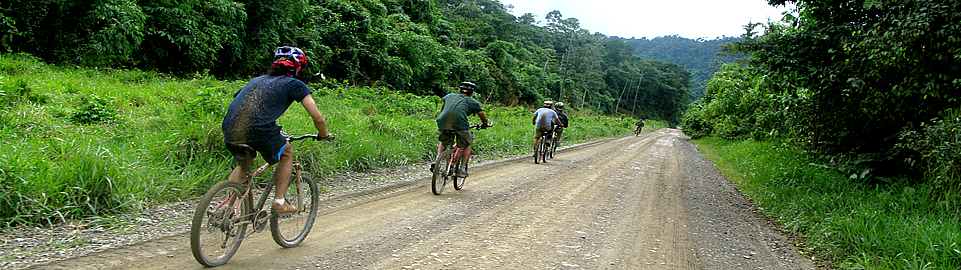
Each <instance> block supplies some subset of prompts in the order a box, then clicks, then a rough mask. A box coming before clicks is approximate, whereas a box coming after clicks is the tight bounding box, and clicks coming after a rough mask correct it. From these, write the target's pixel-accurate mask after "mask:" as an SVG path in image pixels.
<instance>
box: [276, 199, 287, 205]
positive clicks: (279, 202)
mask: <svg viewBox="0 0 961 270" xmlns="http://www.w3.org/2000/svg"><path fill="white" fill-rule="evenodd" d="M284 201H285V200H284V199H274V202H275V203H278V204H284Z"/></svg>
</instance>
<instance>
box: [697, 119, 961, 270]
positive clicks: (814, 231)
mask: <svg viewBox="0 0 961 270" xmlns="http://www.w3.org/2000/svg"><path fill="white" fill-rule="evenodd" d="M694 143H695V144H696V145H697V146H698V150H700V151H701V153H704V155H705V156H707V157H708V159H710V160H711V161H712V162H714V164H716V165H717V167H718V169H720V170H721V172H723V173H724V175H725V176H727V177H728V178H730V180H731V181H732V182H733V183H734V184H736V185H737V186H738V188H740V190H741V191H742V192H743V193H744V194H745V195H747V196H749V197H750V198H751V199H752V200H753V201H754V204H755V205H756V206H757V207H758V208H759V209H760V210H762V211H763V212H764V213H765V214H767V215H768V216H769V217H770V218H771V219H772V220H773V221H775V222H776V223H777V224H778V225H779V226H780V227H782V228H784V229H786V230H788V231H790V232H791V233H792V234H795V235H798V236H801V237H802V239H803V240H801V241H802V242H800V243H797V244H798V245H799V246H800V247H801V248H802V250H803V251H804V254H805V255H808V256H812V257H813V256H815V254H819V255H820V257H819V258H815V259H816V260H818V259H826V260H828V261H827V262H826V263H828V264H830V265H833V266H836V267H838V268H841V269H961V220H959V219H958V216H959V214H961V213H959V210H958V209H957V208H956V207H953V206H951V205H949V204H947V203H945V202H943V201H941V200H939V199H938V197H937V196H935V194H938V193H937V192H935V191H936V190H937V189H938V186H936V185H931V184H921V185H914V184H905V183H893V184H877V183H872V182H870V181H867V180H865V179H864V178H863V176H864V175H858V174H853V175H844V174H841V173H839V172H838V171H837V170H833V169H830V168H828V166H826V165H824V164H821V163H819V162H818V161H816V160H814V159H812V158H809V157H807V156H804V155H797V152H796V151H795V149H794V148H793V147H791V146H789V145H786V144H783V143H780V142H775V141H768V142H759V141H754V140H746V141H729V140H724V139H720V138H717V137H708V138H703V139H700V140H695V141H694Z"/></svg>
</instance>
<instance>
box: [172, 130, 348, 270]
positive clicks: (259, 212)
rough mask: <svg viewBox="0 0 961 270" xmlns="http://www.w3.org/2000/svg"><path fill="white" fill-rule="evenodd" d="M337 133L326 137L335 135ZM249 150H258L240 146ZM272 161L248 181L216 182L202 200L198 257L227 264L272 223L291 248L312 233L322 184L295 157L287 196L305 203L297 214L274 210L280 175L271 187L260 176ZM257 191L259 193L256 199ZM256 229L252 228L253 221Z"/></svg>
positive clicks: (194, 239)
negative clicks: (258, 180) (245, 242)
mask: <svg viewBox="0 0 961 270" xmlns="http://www.w3.org/2000/svg"><path fill="white" fill-rule="evenodd" d="M333 138H334V137H333V134H331V135H330V137H328V138H325V139H326V140H333ZM304 139H318V137H317V135H303V136H298V137H292V136H287V141H288V142H293V141H299V140H304ZM238 146H239V147H242V148H244V149H245V150H246V151H254V150H253V148H250V147H249V146H247V145H238ZM270 166H271V165H270V164H269V163H268V164H264V165H263V166H260V168H258V169H256V170H254V171H253V172H251V173H249V174H247V176H246V177H245V178H244V181H243V183H237V182H234V181H231V180H225V181H221V182H219V183H217V184H214V186H213V187H211V188H210V189H209V190H207V193H206V194H204V196H203V197H202V198H201V199H200V202H198V203H197V209H196V211H195V212H194V216H193V221H192V223H191V226H190V249H191V251H192V252H193V255H194V258H195V259H197V262H199V263H200V264H202V265H204V266H208V267H212V266H219V265H223V264H225V263H227V260H230V257H232V256H233V255H234V253H236V252H237V248H239V247H240V243H241V242H242V241H243V240H244V238H246V237H248V236H250V235H251V234H253V233H255V232H262V231H263V230H264V229H266V228H267V223H268V221H269V223H270V234H271V235H272V236H273V238H274V242H276V243H277V244H278V245H280V246H282V247H285V248H288V247H295V246H297V245H299V244H300V243H301V242H302V241H304V239H305V238H306V237H307V233H309V232H310V228H311V227H313V225H314V219H315V218H316V217H317V201H318V200H319V194H318V190H317V183H316V181H314V178H313V177H311V176H310V174H309V173H307V172H304V171H303V166H301V164H300V163H298V162H294V164H293V170H292V174H293V175H292V177H291V178H290V182H289V183H288V188H287V194H286V195H284V197H285V199H287V201H288V202H290V203H291V204H293V205H295V206H297V207H298V208H300V210H299V211H297V212H293V213H282V214H278V213H276V212H274V211H273V207H272V204H271V203H269V202H273V200H274V192H273V191H272V188H273V187H274V182H275V180H274V178H273V177H271V179H270V181H267V183H266V185H265V186H262V187H258V186H256V182H255V181H254V178H256V177H257V176H258V175H260V174H261V173H263V172H264V171H265V170H267V168H269V167H270ZM255 196H259V197H258V198H257V199H256V200H254V197H255ZM250 225H252V227H253V228H251V229H253V230H252V231H250V232H248V230H247V229H248V228H247V227H248V226H250Z"/></svg>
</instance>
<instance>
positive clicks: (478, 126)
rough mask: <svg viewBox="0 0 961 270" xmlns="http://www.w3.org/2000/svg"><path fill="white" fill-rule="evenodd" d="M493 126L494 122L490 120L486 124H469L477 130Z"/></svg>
mask: <svg viewBox="0 0 961 270" xmlns="http://www.w3.org/2000/svg"><path fill="white" fill-rule="evenodd" d="M493 126H494V122H490V123H487V126H483V125H481V124H477V125H473V126H470V128H472V129H477V130H481V129H485V128H489V127H493Z"/></svg>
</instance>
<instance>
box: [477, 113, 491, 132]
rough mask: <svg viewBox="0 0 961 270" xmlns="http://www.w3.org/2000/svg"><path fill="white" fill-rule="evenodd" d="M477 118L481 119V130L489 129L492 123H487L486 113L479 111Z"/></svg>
mask: <svg viewBox="0 0 961 270" xmlns="http://www.w3.org/2000/svg"><path fill="white" fill-rule="evenodd" d="M477 117H480V119H481V128H487V126H488V125H489V123H490V121H487V114H485V113H484V111H479V112H477Z"/></svg>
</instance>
